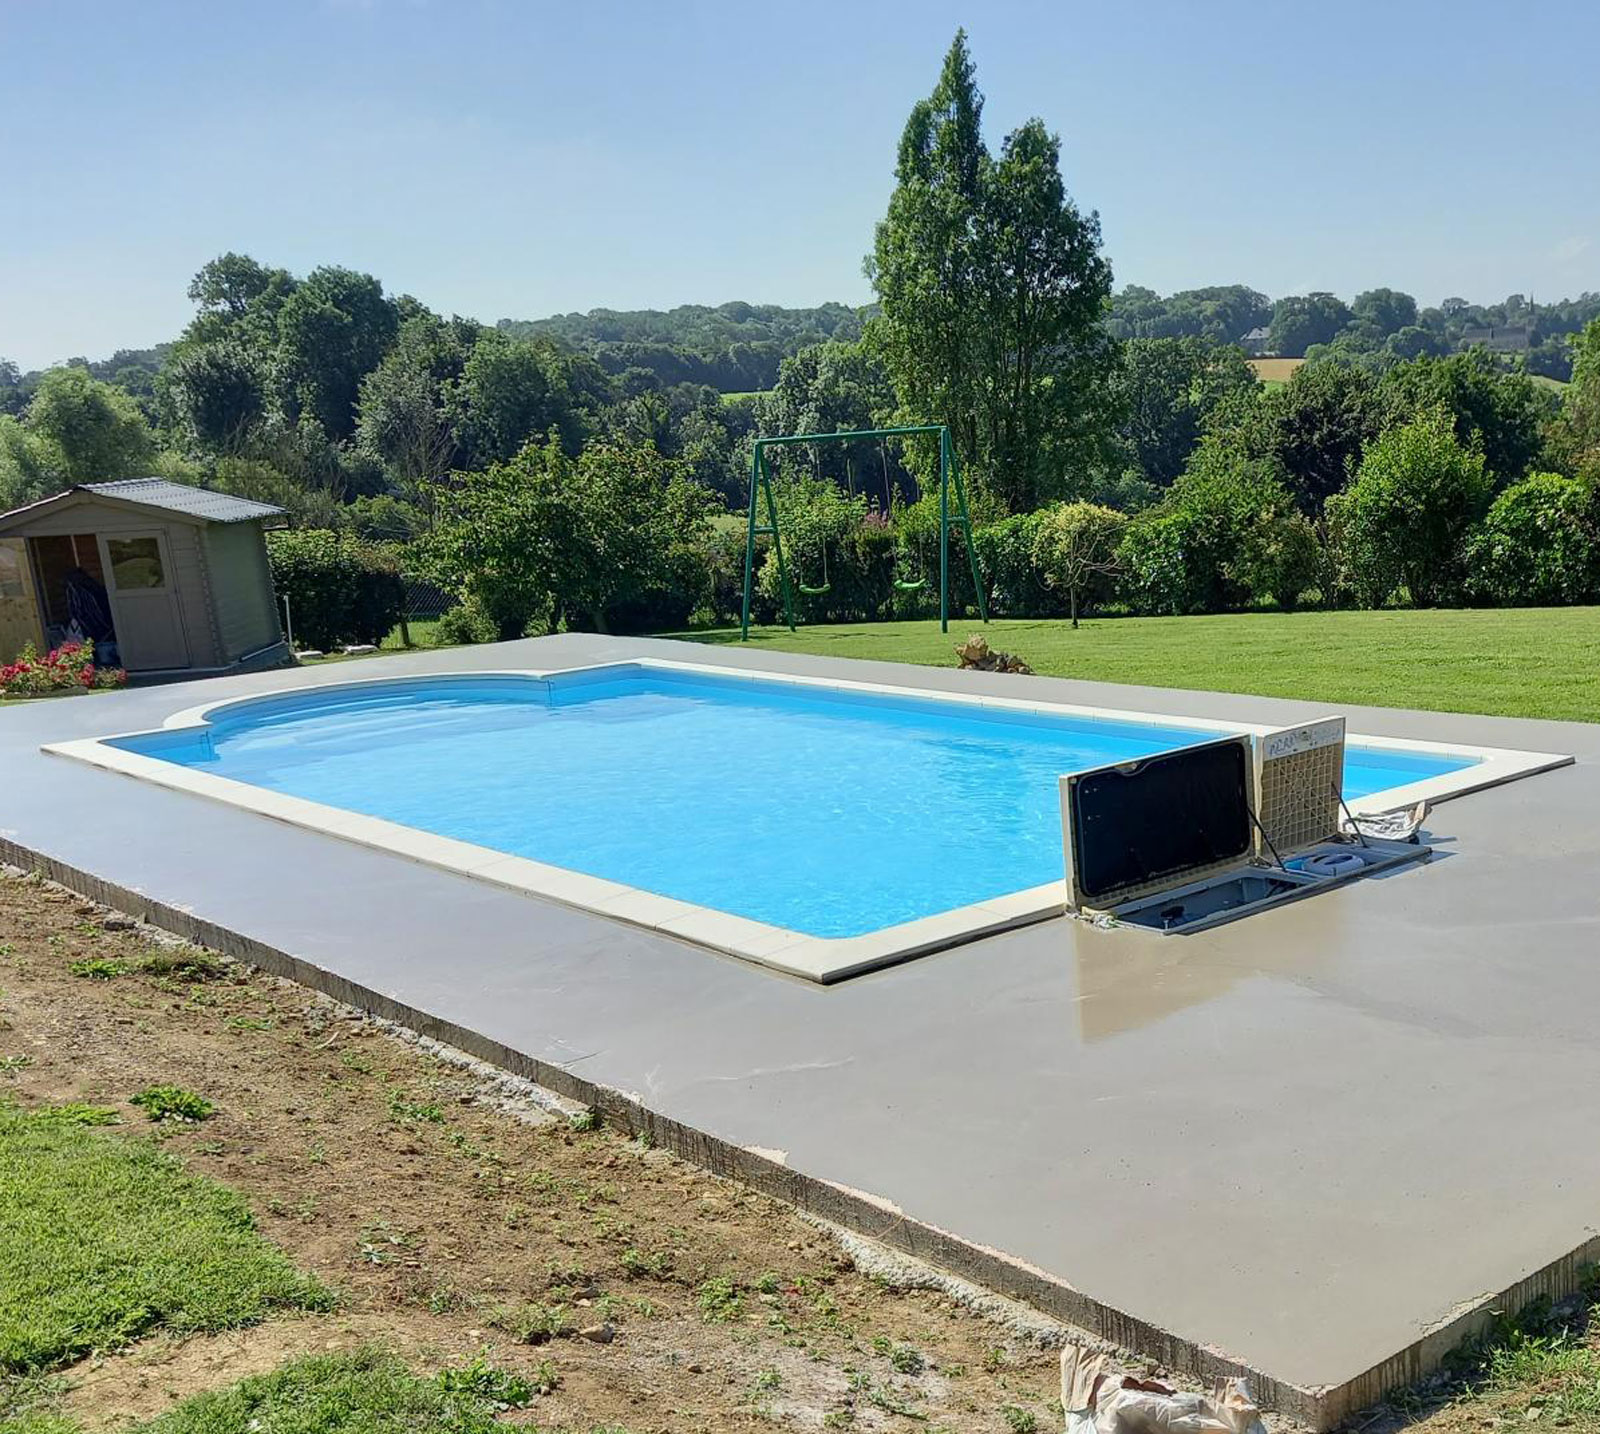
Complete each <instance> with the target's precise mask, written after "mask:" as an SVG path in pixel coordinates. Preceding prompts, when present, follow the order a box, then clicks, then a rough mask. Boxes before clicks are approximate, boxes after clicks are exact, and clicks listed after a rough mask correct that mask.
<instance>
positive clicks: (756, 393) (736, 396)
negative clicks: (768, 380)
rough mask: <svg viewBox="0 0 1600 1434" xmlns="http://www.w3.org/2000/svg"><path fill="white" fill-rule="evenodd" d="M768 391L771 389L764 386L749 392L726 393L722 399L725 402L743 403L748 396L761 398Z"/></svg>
mask: <svg viewBox="0 0 1600 1434" xmlns="http://www.w3.org/2000/svg"><path fill="white" fill-rule="evenodd" d="M767 392H769V390H767V389H764V388H754V389H751V390H750V392H749V393H725V394H723V395H722V401H723V402H724V403H742V402H744V400H745V399H747V398H760V397H761V395H762V394H764V393H767Z"/></svg>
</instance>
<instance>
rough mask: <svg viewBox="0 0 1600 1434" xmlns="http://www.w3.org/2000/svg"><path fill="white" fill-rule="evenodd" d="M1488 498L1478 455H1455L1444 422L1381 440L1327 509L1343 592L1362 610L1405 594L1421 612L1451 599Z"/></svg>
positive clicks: (1419, 423) (1443, 417) (1425, 420)
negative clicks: (1359, 604)
mask: <svg viewBox="0 0 1600 1434" xmlns="http://www.w3.org/2000/svg"><path fill="white" fill-rule="evenodd" d="M1490 492H1491V481H1490V478H1489V475H1488V472H1487V470H1486V468H1485V464H1484V459H1483V454H1482V453H1480V452H1478V451H1477V449H1475V448H1466V447H1463V446H1462V444H1461V442H1460V441H1459V440H1458V439H1457V438H1456V436H1455V432H1454V430H1453V428H1452V426H1451V420H1450V418H1449V416H1448V415H1447V414H1445V413H1443V412H1431V413H1426V414H1424V415H1423V416H1422V417H1420V418H1418V419H1416V420H1414V421H1413V422H1411V423H1406V424H1402V425H1401V426H1399V427H1397V428H1391V429H1389V430H1388V431H1387V432H1385V433H1382V434H1380V435H1379V436H1378V437H1377V438H1376V439H1374V440H1373V441H1372V442H1371V443H1370V444H1368V445H1367V450H1366V453H1365V455H1364V456H1363V457H1362V460H1361V467H1360V469H1359V470H1358V471H1357V473H1356V478H1355V481H1354V482H1353V483H1352V484H1351V485H1350V486H1349V488H1347V489H1346V490H1345V491H1344V492H1343V493H1338V494H1335V495H1334V496H1333V497H1332V498H1330V499H1329V500H1328V506H1327V510H1326V511H1327V517H1328V527H1329V535H1330V540H1331V541H1332V543H1333V546H1334V551H1335V555H1336V567H1337V575H1338V581H1339V583H1340V585H1341V586H1342V587H1343V588H1344V589H1346V590H1347V591H1348V592H1350V593H1351V594H1353V595H1354V597H1355V598H1356V600H1357V601H1358V602H1360V603H1361V604H1362V605H1363V606H1365V607H1382V606H1383V604H1384V603H1386V602H1388V601H1389V600H1390V599H1391V598H1393V597H1396V596H1397V595H1399V594H1400V593H1401V591H1402V590H1403V591H1404V592H1405V593H1406V594H1407V595H1408V596H1409V597H1410V599H1411V601H1412V602H1413V603H1415V604H1416V605H1417V606H1419V607H1427V606H1431V605H1433V604H1435V603H1439V602H1444V601H1448V600H1450V599H1451V598H1454V597H1456V596H1458V595H1459V594H1460V593H1461V591H1462V589H1463V586H1464V578H1465V566H1466V565H1465V547H1466V540H1467V537H1468V535H1469V534H1470V532H1471V531H1472V528H1473V525H1474V524H1475V523H1477V521H1478V519H1479V518H1481V517H1482V516H1483V513H1484V510H1485V509H1486V508H1487V507H1488V506H1489V497H1490Z"/></svg>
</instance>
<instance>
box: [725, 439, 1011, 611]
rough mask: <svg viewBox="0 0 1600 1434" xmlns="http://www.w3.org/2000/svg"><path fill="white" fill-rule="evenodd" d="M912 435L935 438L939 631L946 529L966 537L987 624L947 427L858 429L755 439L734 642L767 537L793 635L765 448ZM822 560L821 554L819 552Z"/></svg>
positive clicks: (946, 588) (946, 568) (945, 584)
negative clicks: (762, 518)
mask: <svg viewBox="0 0 1600 1434" xmlns="http://www.w3.org/2000/svg"><path fill="white" fill-rule="evenodd" d="M917 434H937V435H938V438H939V631H940V632H949V631H950V530H951V529H952V528H960V529H961V532H962V534H963V536H964V537H965V539H966V545H967V562H968V564H969V565H970V566H971V568H972V587H973V591H974V592H976V594H977V596H978V615H979V616H980V617H981V618H982V619H983V621H984V622H988V621H989V608H988V604H987V603H986V602H985V601H984V596H983V579H982V578H981V577H979V575H978V553H977V549H976V548H974V547H973V545H972V519H971V516H970V514H969V512H968V509H967V487H966V484H965V482H964V481H963V480H962V477H961V465H960V463H959V462H958V461H957V459H956V448H955V444H954V443H953V442H952V441H951V438H950V429H949V426H948V425H947V424H943V423H916V424H909V425H906V426H904V427H901V428H862V429H857V430H855V431H854V432H848V433H793V434H786V435H784V436H781V437H775V438H758V439H756V441H755V447H754V449H753V450H752V452H751V455H750V520H749V522H748V523H747V524H746V527H745V540H744V611H743V614H742V616H741V617H740V620H739V639H740V641H741V642H742V641H746V640H748V639H749V637H750V595H751V593H752V592H753V590H754V586H755V561H756V539H757V538H758V537H770V538H771V539H772V551H773V554H774V555H775V556H776V558H777V560H778V581H779V583H780V584H781V586H782V588H783V616H784V619H785V621H786V622H787V623H788V624H789V630H790V631H791V632H793V631H794V625H795V624H794V595H793V591H792V590H791V588H790V585H789V567H788V564H787V562H786V561H785V560H784V556H783V536H782V534H780V533H779V531H778V501H777V498H776V497H775V496H774V494H773V491H772V469H771V467H770V465H769V464H768V462H767V449H769V448H791V447H794V446H795V445H797V444H801V443H807V444H813V445H814V444H818V443H856V442H860V441H861V440H863V439H869V438H876V439H878V440H879V441H883V440H885V439H889V438H906V437H910V436H912V435H917ZM763 498H765V500H766V522H765V523H761V522H760V521H759V518H760V513H759V508H760V505H761V500H762V499H763ZM823 558H824V562H826V558H827V553H826V549H824V553H823Z"/></svg>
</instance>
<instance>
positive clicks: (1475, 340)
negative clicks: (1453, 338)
mask: <svg viewBox="0 0 1600 1434" xmlns="http://www.w3.org/2000/svg"><path fill="white" fill-rule="evenodd" d="M1479 344H1482V345H1483V346H1484V348H1486V349H1488V350H1489V352H1490V353H1496V354H1525V353H1527V351H1528V350H1529V349H1531V348H1532V347H1533V330H1532V329H1529V328H1512V327H1510V326H1506V327H1504V328H1498V329H1492V328H1491V329H1468V330H1467V331H1466V333H1464V334H1462V335H1461V347H1462V348H1464V349H1470V348H1476V347H1477V346H1478V345H1479Z"/></svg>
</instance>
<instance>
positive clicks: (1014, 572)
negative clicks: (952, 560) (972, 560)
mask: <svg viewBox="0 0 1600 1434" xmlns="http://www.w3.org/2000/svg"><path fill="white" fill-rule="evenodd" d="M1038 529H1039V515H1038V514H1037V513H1017V514H1015V515H1013V516H1012V517H1009V518H1001V519H999V520H998V521H997V522H993V523H985V524H984V525H983V527H981V528H975V529H974V530H973V533H972V542H973V546H974V547H975V548H977V550H978V571H979V572H980V573H981V574H982V575H983V582H984V589H985V592H984V596H985V598H986V599H987V601H988V604H989V615H990V616H991V617H1065V616H1066V613H1067V595H1066V594H1065V593H1062V592H1059V591H1056V590H1055V589H1053V588H1051V587H1049V586H1048V585H1047V584H1046V583H1045V581H1044V579H1043V576H1042V575H1041V574H1040V572H1039V569H1038V567H1037V566H1036V565H1035V563H1034V560H1033V548H1034V541H1035V538H1036V537H1037V534H1038Z"/></svg>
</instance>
